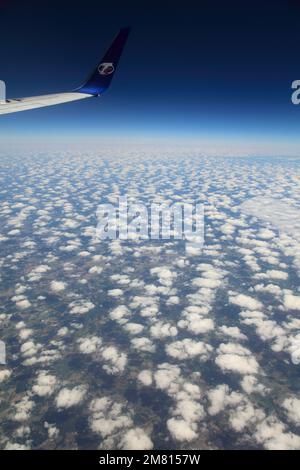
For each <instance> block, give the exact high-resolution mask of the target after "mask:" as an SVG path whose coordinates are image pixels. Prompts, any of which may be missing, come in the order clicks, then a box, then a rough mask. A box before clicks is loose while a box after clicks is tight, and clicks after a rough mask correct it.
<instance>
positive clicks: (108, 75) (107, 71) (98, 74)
mask: <svg viewBox="0 0 300 470" xmlns="http://www.w3.org/2000/svg"><path fill="white" fill-rule="evenodd" d="M129 32H130V28H121V29H120V31H119V33H118V34H117V36H116V37H115V39H114V40H113V42H112V44H111V46H110V48H109V49H108V50H107V52H106V54H105V55H104V57H103V59H102V60H101V62H100V64H99V65H98V66H97V68H96V70H94V72H93V73H92V75H91V76H90V77H89V78H88V80H87V81H86V82H85V83H84V85H82V86H81V87H79V88H77V90H75V91H77V92H79V93H87V94H91V95H95V96H98V95H100V94H101V93H103V92H104V91H106V90H107V88H108V87H109V85H110V82H111V80H112V78H113V76H114V73H115V71H116V68H117V65H118V62H119V59H120V57H121V54H122V51H123V48H124V46H125V44H126V41H127V38H128V35H129Z"/></svg>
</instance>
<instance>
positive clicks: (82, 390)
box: [55, 385, 87, 409]
mask: <svg viewBox="0 0 300 470" xmlns="http://www.w3.org/2000/svg"><path fill="white" fill-rule="evenodd" d="M86 392H87V388H86V387H85V386H84V385H77V386H75V387H73V388H67V387H64V388H62V389H61V390H60V391H59V393H58V395H57V397H56V399H55V403H56V406H57V408H58V409H60V408H70V407H71V406H75V405H78V404H79V403H81V402H82V400H83V399H84V397H85V395H86Z"/></svg>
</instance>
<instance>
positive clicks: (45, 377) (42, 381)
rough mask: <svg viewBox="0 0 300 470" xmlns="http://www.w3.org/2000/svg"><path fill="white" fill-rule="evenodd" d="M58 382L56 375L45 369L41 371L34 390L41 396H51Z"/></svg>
mask: <svg viewBox="0 0 300 470" xmlns="http://www.w3.org/2000/svg"><path fill="white" fill-rule="evenodd" d="M56 384H57V380H56V377H55V376H54V375H50V374H48V373H47V372H46V371H44V370H43V371H41V372H39V374H38V376H37V380H36V383H35V385H34V386H33V387H32V391H33V393H35V394H36V395H39V396H40V397H45V396H49V395H51V394H52V393H53V392H54V390H55V387H56Z"/></svg>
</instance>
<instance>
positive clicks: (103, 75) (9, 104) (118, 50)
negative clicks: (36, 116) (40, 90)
mask: <svg viewBox="0 0 300 470" xmlns="http://www.w3.org/2000/svg"><path fill="white" fill-rule="evenodd" d="M129 32H130V28H122V29H120V31H119V33H118V34H117V36H116V38H115V39H114V41H113V42H112V44H111V46H110V47H109V49H108V50H107V52H106V54H105V55H104V57H103V58H102V60H101V62H100V63H99V64H98V65H97V67H96V69H95V70H94V71H93V73H92V74H91V76H90V77H89V78H88V80H87V81H86V82H85V83H84V84H83V85H82V86H80V87H79V88H77V89H76V90H74V91H72V92H69V93H54V94H50V95H41V96H33V97H31V98H19V99H9V100H3V101H0V114H9V113H17V112H20V111H27V110H29V109H36V108H43V107H46V106H54V105H57V104H61V103H69V102H71V101H77V100H82V99H85V98H92V97H95V96H99V95H101V94H102V93H104V92H105V91H106V90H107V88H108V87H109V85H110V83H111V80H112V78H113V75H114V73H115V71H116V68H117V65H118V62H119V59H120V57H121V54H122V51H123V48H124V46H125V43H126V41H127V38H128V35H129Z"/></svg>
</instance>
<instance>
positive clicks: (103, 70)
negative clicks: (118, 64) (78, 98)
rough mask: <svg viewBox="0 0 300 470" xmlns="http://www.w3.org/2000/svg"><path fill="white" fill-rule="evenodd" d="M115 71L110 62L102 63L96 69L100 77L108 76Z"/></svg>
mask: <svg viewBox="0 0 300 470" xmlns="http://www.w3.org/2000/svg"><path fill="white" fill-rule="evenodd" d="M114 70H115V68H114V65H113V63H112V62H102V64H100V65H99V67H98V72H99V74H100V75H110V74H111V73H113V72H114Z"/></svg>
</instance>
